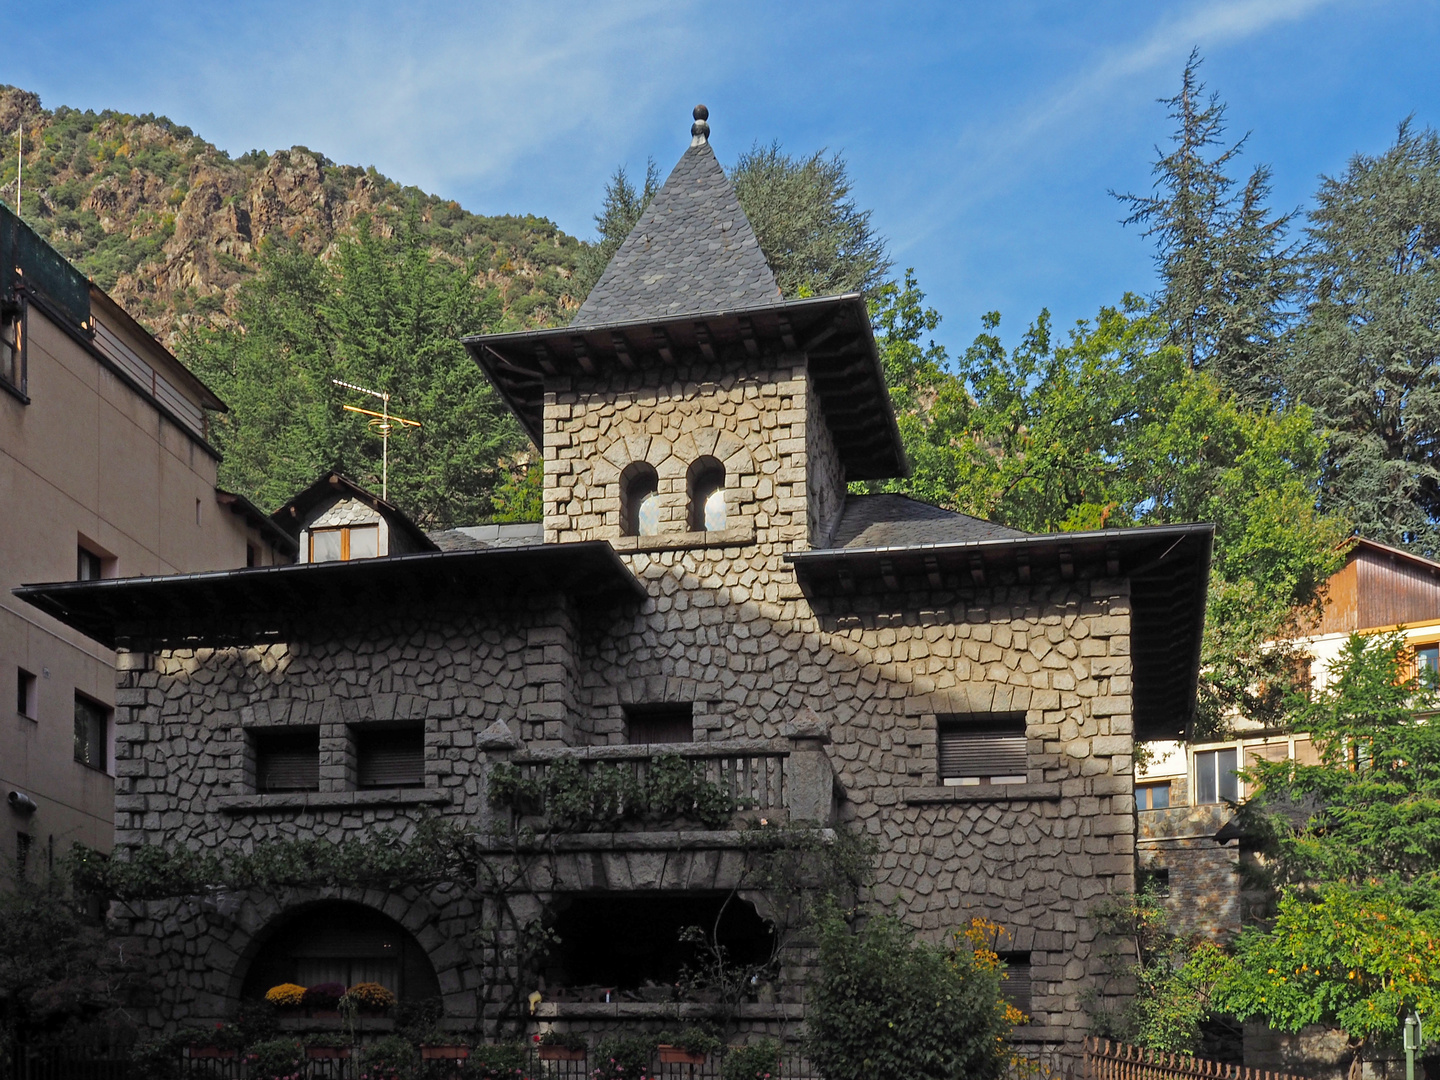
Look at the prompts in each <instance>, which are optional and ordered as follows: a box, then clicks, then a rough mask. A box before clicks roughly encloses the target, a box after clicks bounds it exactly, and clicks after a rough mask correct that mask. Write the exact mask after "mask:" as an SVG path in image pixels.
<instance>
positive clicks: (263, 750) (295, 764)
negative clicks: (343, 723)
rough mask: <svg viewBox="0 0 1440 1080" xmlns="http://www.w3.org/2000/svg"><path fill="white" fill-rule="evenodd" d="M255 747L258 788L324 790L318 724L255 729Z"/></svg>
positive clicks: (272, 790)
mask: <svg viewBox="0 0 1440 1080" xmlns="http://www.w3.org/2000/svg"><path fill="white" fill-rule="evenodd" d="M250 742H251V745H252V746H253V747H254V749H255V789H256V790H257V791H259V792H261V793H265V792H278V791H319V790H320V731H319V729H318V728H270V729H268V730H263V731H251V732H250Z"/></svg>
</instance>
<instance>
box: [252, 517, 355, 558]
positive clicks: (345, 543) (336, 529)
mask: <svg viewBox="0 0 1440 1080" xmlns="http://www.w3.org/2000/svg"><path fill="white" fill-rule="evenodd" d="M358 529H373V530H374V531H375V554H374V555H361V556H360V558H362V559H376V558H379V557H380V523H379V522H378V521H367V522H362V523H359V524H351V525H312V526H310V528H309V529H308V530H306V531H307V532H308V533H309V534H310V535H309V561H310V562H312V563H313V562H315V561H316V559H315V536H316V534H317V533H325V534H327V535H328V534H331V533H338V534H339V536H340V558H338V559H323V560H320V561H322V562H352V561H354V559H353V558H352V556H351V554H350V539H351V538H350V533H351V531H352V530H358ZM247 546H248V545H247Z"/></svg>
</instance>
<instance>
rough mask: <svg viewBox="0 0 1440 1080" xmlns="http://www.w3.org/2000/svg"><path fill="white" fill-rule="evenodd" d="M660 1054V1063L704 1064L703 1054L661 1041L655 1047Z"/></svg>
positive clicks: (704, 1056)
mask: <svg viewBox="0 0 1440 1080" xmlns="http://www.w3.org/2000/svg"><path fill="white" fill-rule="evenodd" d="M655 1049H656V1050H657V1051H658V1052H659V1054H660V1063H661V1064H662V1065H704V1064H705V1058H706V1056H707V1055H705V1054H697V1053H696V1052H695V1051H693V1050H685V1049H683V1048H681V1047H679V1046H669V1045H666V1044H665V1043H661V1044H660V1045H659V1046H657V1047H656V1048H655Z"/></svg>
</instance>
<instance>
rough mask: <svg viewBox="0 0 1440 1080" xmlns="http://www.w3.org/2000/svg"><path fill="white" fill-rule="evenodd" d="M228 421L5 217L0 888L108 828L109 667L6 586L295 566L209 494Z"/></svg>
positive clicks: (0, 264)
mask: <svg viewBox="0 0 1440 1080" xmlns="http://www.w3.org/2000/svg"><path fill="white" fill-rule="evenodd" d="M224 408H225V406H224V404H223V403H222V402H221V401H220V400H219V399H218V398H217V397H216V396H215V395H214V394H213V393H211V392H210V390H208V389H207V388H206V387H205V385H204V384H203V383H201V382H200V380H198V379H197V378H195V376H194V375H192V374H191V373H190V372H189V371H188V370H186V368H185V367H184V366H183V365H182V364H181V363H180V362H179V361H178V360H176V359H175V357H174V356H172V355H171V354H170V353H169V352H168V351H167V350H166V349H165V348H164V347H163V346H161V345H160V343H159V342H157V341H156V340H155V339H154V338H153V337H151V336H150V335H149V334H148V333H146V331H145V330H144V329H143V328H142V327H141V326H140V325H139V324H138V323H136V322H135V320H134V319H132V318H130V316H128V315H127V314H126V313H125V312H124V311H123V310H122V309H121V308H120V307H119V306H118V305H116V304H115V302H114V301H113V300H111V299H110V297H109V296H107V295H106V294H105V293H104V292H103V291H102V290H100V289H98V288H96V287H95V286H94V285H93V284H92V283H91V282H89V281H88V280H87V279H86V278H85V277H84V276H83V275H82V274H80V273H79V272H78V271H77V270H75V269H74V268H73V267H72V266H70V265H69V263H67V262H66V261H65V260H64V259H63V258H61V256H60V255H58V254H57V253H56V252H55V251H54V250H53V249H52V248H50V247H49V245H47V244H46V243H45V242H44V241H43V240H41V239H40V238H39V237H38V236H37V235H36V234H35V233H34V232H33V231H32V230H31V229H29V228H28V227H27V226H26V225H24V224H23V223H22V222H21V221H19V220H18V219H17V218H16V217H15V215H14V214H12V213H11V212H10V210H9V209H8V208H6V207H4V206H0V693H3V697H0V721H3V722H0V796H3V797H4V799H5V805H4V807H3V809H0V814H3V815H4V819H5V820H4V821H3V823H0V829H3V831H0V856H3V857H0V880H3V879H4V878H8V877H9V876H10V875H11V874H12V873H13V872H14V871H15V870H16V869H17V868H18V869H19V870H20V871H21V872H23V873H25V874H27V876H29V875H36V874H40V873H43V872H44V868H45V867H46V866H48V865H49V864H50V863H51V862H52V861H53V859H54V858H56V857H57V856H58V855H60V854H62V853H63V852H64V851H66V850H67V849H68V848H69V847H70V845H71V843H72V842H73V841H76V840H79V841H82V842H84V843H86V844H88V845H91V846H93V847H99V848H103V849H108V848H109V847H110V843H111V837H112V835H113V831H114V829H113V822H114V801H115V792H114V789H115V784H114V772H115V769H114V758H115V755H114V748H113V730H112V726H111V712H112V707H113V705H114V695H115V691H114V686H115V654H114V653H113V652H112V651H111V650H109V649H106V648H103V647H102V646H100V645H98V644H96V643H95V642H93V641H91V640H89V639H87V638H85V637H84V636H82V635H81V634H79V633H77V632H75V631H74V630H71V629H69V628H68V627H66V626H64V625H62V624H61V623H60V622H58V621H57V620H55V619H52V618H50V617H49V616H47V615H44V614H42V613H40V612H39V611H37V610H36V609H35V608H33V607H31V606H30V605H28V604H25V603H22V602H20V601H19V600H17V599H16V598H15V597H14V596H13V595H12V593H11V590H12V589H13V588H15V587H16V586H18V585H21V584H23V583H25V582H34V581H55V580H58V579H65V578H79V579H85V578H91V577H107V578H108V577H119V576H122V575H123V576H126V577H132V576H137V575H150V574H176V573H186V572H193V571H199V570H209V569H232V568H237V567H243V566H246V565H268V564H272V563H275V562H277V561H278V562H289V561H291V558H292V553H293V550H294V548H293V541H292V540H291V539H290V538H289V537H288V536H287V535H286V534H285V533H284V532H283V531H281V530H280V529H279V528H278V527H276V526H275V525H274V524H273V523H272V522H270V521H269V519H267V518H266V517H265V516H264V515H263V514H262V513H260V512H259V511H258V510H257V509H256V508H255V507H254V506H253V505H252V504H250V503H249V502H248V501H246V500H245V499H243V498H241V497H239V496H235V495H231V494H229V493H226V492H221V491H218V490H217V489H216V486H215V480H216V467H217V465H218V464H219V455H218V453H217V452H216V451H215V449H214V448H213V447H212V446H211V445H210V443H209V441H208V440H207V437H206V436H207V423H208V414H209V413H210V412H211V411H214V410H222V409H224Z"/></svg>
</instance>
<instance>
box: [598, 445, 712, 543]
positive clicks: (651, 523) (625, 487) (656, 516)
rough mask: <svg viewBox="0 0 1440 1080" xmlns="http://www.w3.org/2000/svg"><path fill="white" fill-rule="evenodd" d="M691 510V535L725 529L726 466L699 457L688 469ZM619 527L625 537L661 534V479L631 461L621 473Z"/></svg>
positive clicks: (648, 467) (652, 468)
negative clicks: (692, 533)
mask: <svg viewBox="0 0 1440 1080" xmlns="http://www.w3.org/2000/svg"><path fill="white" fill-rule="evenodd" d="M685 486H686V491H687V494H688V496H689V501H690V508H689V511H688V513H687V515H686V517H687V520H686V527H687V528H689V529H690V530H691V531H692V532H702V531H704V532H713V531H715V530H717V529H723V528H725V466H724V465H722V464H721V463H720V462H719V461H718V460H716V459H715V458H713V457H702V458H700V459H699V460H698V461H696V462H695V463H694V464H692V465H691V466H690V472H689V476H688V477H687V480H686V485H685ZM620 526H621V531H622V532H623V533H624V535H626V536H656V535H658V534H659V532H660V477H659V474H658V473H656V471H655V466H653V465H651V464H649V463H647V462H644V461H636V462H632V463H631V464H630V465H629V466H627V467H626V469H625V471H624V472H623V473H621V474H620Z"/></svg>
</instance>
